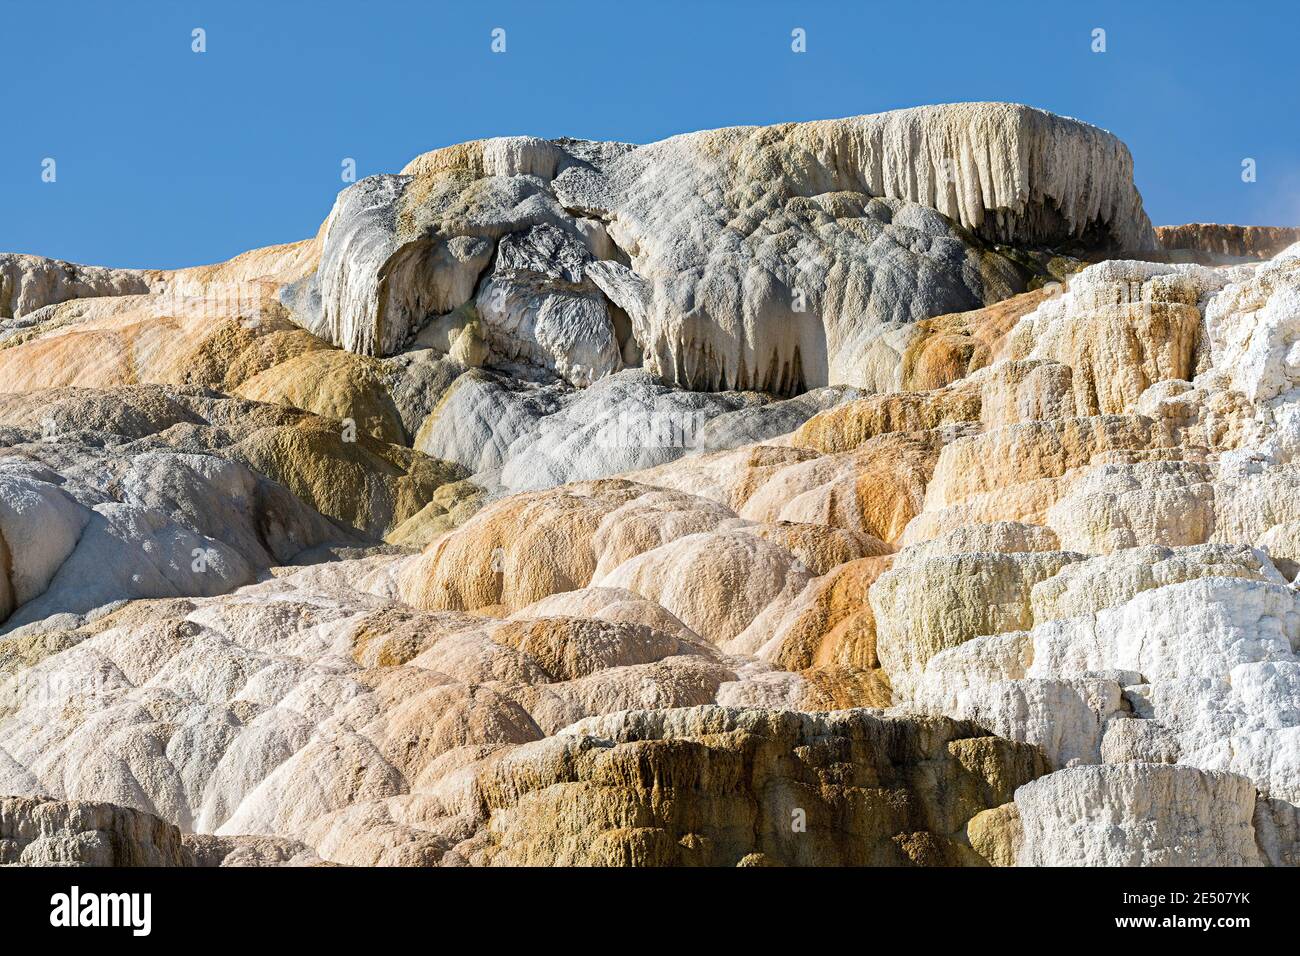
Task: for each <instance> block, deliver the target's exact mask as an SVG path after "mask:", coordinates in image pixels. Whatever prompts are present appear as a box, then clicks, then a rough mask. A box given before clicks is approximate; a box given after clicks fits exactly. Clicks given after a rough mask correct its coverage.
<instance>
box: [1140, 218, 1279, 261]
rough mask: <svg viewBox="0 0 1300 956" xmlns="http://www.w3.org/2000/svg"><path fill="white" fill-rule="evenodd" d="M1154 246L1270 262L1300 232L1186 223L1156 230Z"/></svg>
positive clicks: (1269, 227) (1270, 227)
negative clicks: (1156, 244)
mask: <svg viewBox="0 0 1300 956" xmlns="http://www.w3.org/2000/svg"><path fill="white" fill-rule="evenodd" d="M1156 242H1158V243H1159V245H1160V248H1162V249H1195V250H1197V251H1199V252H1208V253H1212V254H1214V255H1219V256H1224V257H1235V258H1239V259H1271V258H1272V257H1273V256H1275V255H1277V254H1278V253H1279V252H1281V251H1282V250H1283V249H1285V248H1286V247H1287V246H1290V245H1294V244H1295V243H1297V242H1300V228H1293V227H1286V226H1230V225H1221V224H1219V223H1212V222H1189V223H1185V224H1184V225H1181V226H1157V227H1156Z"/></svg>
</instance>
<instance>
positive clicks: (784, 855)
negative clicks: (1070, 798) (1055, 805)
mask: <svg viewBox="0 0 1300 956" xmlns="http://www.w3.org/2000/svg"><path fill="white" fill-rule="evenodd" d="M1042 769H1043V767H1042V763H1041V757H1040V756H1039V755H1038V754H1037V753H1036V752H1035V751H1034V750H1033V748H1030V747H1024V746H1017V745H1015V744H1011V743H1009V742H1008V741H1005V740H1000V739H998V738H994V737H985V736H981V735H980V732H979V731H978V730H976V729H975V728H974V727H973V726H971V725H968V724H961V723H956V722H953V721H948V720H943V719H934V718H899V717H876V716H873V715H869V714H867V713H864V712H861V711H852V712H842V713H837V714H826V715H806V714H792V713H782V712H771V711H736V710H724V709H719V708H695V709H691V710H677V711H657V712H650V713H647V712H631V713H624V714H617V715H613V716H610V717H605V718H593V719H590V720H587V721H582V722H580V723H578V724H575V725H574V726H572V727H570V728H567V729H566V730H565V731H564V732H563V733H561V734H558V735H556V736H554V737H550V738H548V739H546V740H544V741H540V742H538V743H536V744H530V745H527V746H524V747H520V748H518V749H517V750H515V751H513V752H512V753H510V754H508V755H506V756H503V757H502V758H501V759H500V760H498V761H497V762H496V763H495V764H494V765H493V766H492V767H491V768H490V769H488V770H485V771H484V772H483V773H482V774H481V775H480V778H479V787H480V792H481V794H482V800H483V802H484V805H485V809H486V811H487V813H488V817H487V820H486V824H485V826H484V827H483V828H482V829H481V830H480V831H479V832H477V833H476V834H475V835H474V836H473V837H471V838H470V839H468V840H466V841H465V842H464V843H462V844H460V845H458V846H457V847H456V848H455V849H454V850H453V851H452V853H451V854H449V856H451V857H452V858H453V860H444V862H453V861H455V862H460V861H464V862H468V863H471V864H475V865H484V864H486V865H493V866H502V865H505V866H521V865H524V866H539V865H540V866H557V865H558V866H573V865H578V866H737V865H739V866H790V865H804V866H825V865H859V866H861V865H867V866H953V865H961V864H972V863H979V862H982V861H981V858H980V857H979V856H978V855H977V854H976V853H975V852H974V851H973V850H972V849H971V848H970V846H969V844H968V842H967V840H966V838H965V827H966V824H967V822H968V820H969V819H970V817H972V816H973V815H975V814H976V813H978V812H980V811H982V810H985V809H988V808H989V807H991V806H994V805H997V803H998V802H999V800H1000V798H1001V797H1003V796H1005V795H1008V794H1010V793H1012V792H1014V791H1015V789H1016V787H1018V786H1020V785H1021V784H1022V783H1025V782H1027V781H1028V780H1030V779H1032V778H1033V777H1035V776H1037V775H1038V774H1039V773H1041V772H1042Z"/></svg>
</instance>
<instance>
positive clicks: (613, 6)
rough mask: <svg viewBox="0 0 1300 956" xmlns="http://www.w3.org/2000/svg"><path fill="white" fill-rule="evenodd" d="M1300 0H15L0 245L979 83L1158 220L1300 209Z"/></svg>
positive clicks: (817, 114) (866, 107)
mask: <svg viewBox="0 0 1300 956" xmlns="http://www.w3.org/2000/svg"><path fill="white" fill-rule="evenodd" d="M1298 6H1300V5H1297V4H1296V3H1294V2H1291V3H1283V2H1259V3H1252V4H1248V5H1246V4H1237V3H1231V2H1227V0H1222V2H1219V3H1210V2H1199V0H1190V2H1183V3H1173V2H1144V3H1138V2H1136V0H1133V2H1129V3H1115V4H1109V3H1090V4H1087V5H1085V4H1081V3H1061V2H1055V0H1039V2H1036V3H1028V2H1026V3H1020V2H1006V3H997V2H989V3H970V2H944V0H891V2H874V0H861V2H856V3H850V2H844V3H834V2H803V3H795V2H785V3H777V2H764V0H750V2H747V3H740V2H736V3H723V2H710V0H697V2H694V3H685V2H683V3H676V2H664V3H652V2H650V0H644V2H636V0H614V2H610V0H606V2H601V3H593V4H590V5H589V6H588V5H583V4H578V3H569V2H562V0H532V2H520V3H505V2H491V0H473V2H470V0H462V2H446V0H425V2H414V0H411V2H396V0H352V2H335V0H279V2H276V0H222V2H203V0H157V2H150V3H145V2H137V0H113V2H109V0H78V2H66V3H60V2H57V0H40V2H33V0H0V8H2V12H3V15H2V16H0V38H2V39H3V50H4V64H3V68H2V69H3V75H4V85H5V88H6V90H5V92H6V96H5V102H6V106H7V109H6V110H5V118H4V121H3V124H2V129H0V146H2V148H0V251H15V252H31V253H38V254H42V255H48V256H55V257H58V258H63V259H69V260H72V261H76V262H87V263H96V264H103V265H114V266H141V267H144V266H153V267H174V266H182V265H192V264H198V263H204V262H212V261H218V260H221V259H225V258H228V257H229V256H231V255H234V254H236V253H238V252H241V251H243V250H245V249H249V248H254V247H256V246H262V245H269V244H272V243H277V242H287V241H291V240H295V239H300V238H304V237H306V236H309V235H312V234H314V232H315V231H316V228H317V227H318V225H319V224H320V222H321V221H322V220H323V219H324V217H325V216H326V215H327V214H328V212H329V209H330V205H331V203H332V202H333V199H334V195H335V193H336V192H337V191H338V190H339V189H340V188H341V187H342V186H343V183H342V182H341V181H340V179H339V172H340V165H339V164H340V162H341V160H342V159H343V158H344V157H349V156H350V157H354V158H355V159H356V163H357V174H358V176H359V177H360V176H366V175H370V174H372V173H378V172H396V171H397V170H398V169H400V168H401V167H402V166H403V165H404V164H405V163H406V161H407V160H408V159H410V158H411V157H412V156H414V155H416V154H417V153H420V152H423V151H425V150H428V149H431V148H434V147H437V146H443V145H446V144H449V143H456V142H460V141H462V140H466V139H472V138H477V137H483V136H494V135H507V134H523V133H527V134H533V135H539V136H547V137H551V136H561V135H571V136H580V137H587V138H591V139H621V140H627V141H631V142H649V141H652V140H655V139H660V138H662V137H664V136H667V135H671V134H673V133H679V132H684V131H688V130H695V129H706V128H710V127H717V126H729V125H736V124H749V123H773V122H780V121H786V120H804V119H816V118H824V117H835V116H849V115H854V114H858V113H873V112H877V111H879V110H887V109H894V108H897V107H903V106H914V105H918V104H923V103H940V102H953V101H961V100H1013V101H1019V102H1024V103H1030V104H1033V105H1035V106H1040V107H1043V108H1045V109H1049V110H1053V111H1055V112H1059V113H1064V114H1068V115H1071V116H1077V117H1079V118H1081V119H1084V120H1087V121H1089V122H1092V123H1096V124H1097V125H1099V126H1103V127H1106V128H1107V129H1110V130H1112V131H1113V132H1115V133H1116V134H1117V135H1119V136H1120V137H1121V138H1122V139H1124V140H1125V141H1126V142H1127V143H1128V145H1129V147H1130V149H1131V150H1132V151H1133V154H1134V158H1135V161H1136V174H1137V181H1138V186H1139V188H1140V189H1141V191H1142V195H1143V197H1144V198H1145V200H1146V206H1147V210H1148V211H1149V213H1150V214H1151V218H1152V219H1153V220H1154V221H1155V222H1156V223H1157V224H1160V223H1175V222H1186V221H1211V222H1214V221H1217V222H1236V223H1260V224H1271V225H1296V224H1300V56H1297V49H1300V12H1297V7H1298ZM588 11H590V12H588ZM195 27H203V28H204V29H205V30H206V31H207V47H208V48H207V52H206V53H203V54H196V53H193V52H191V49H190V46H191V30H192V29H193V28H195ZM494 27H502V28H504V29H505V30H506V44H507V52H506V53H505V54H493V53H492V52H491V50H490V48H489V45H490V42H491V37H490V31H491V30H492V29H493V28H494ZM795 27H803V28H804V29H805V30H806V31H807V37H808V51H807V53H804V54H794V53H792V52H791V50H790V31H791V30H792V29H793V28H795ZM1094 27H1102V28H1104V29H1105V30H1106V40H1107V52H1105V53H1103V54H1097V53H1093V52H1092V51H1091V49H1090V45H1091V32H1092V30H1093V28H1094ZM45 157H53V158H54V159H55V160H56V162H57V181H56V182H55V183H52V184H49V183H43V182H42V181H41V162H42V160H43V159H44V158H45ZM1243 157H1252V158H1254V159H1255V160H1256V162H1257V170H1258V180H1257V181H1256V182H1255V183H1249V184H1248V183H1243V182H1242V181H1241V161H1242V159H1243Z"/></svg>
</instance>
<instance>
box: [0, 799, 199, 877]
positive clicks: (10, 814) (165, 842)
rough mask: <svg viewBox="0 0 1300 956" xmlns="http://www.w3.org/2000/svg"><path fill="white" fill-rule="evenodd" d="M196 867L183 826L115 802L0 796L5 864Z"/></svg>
mask: <svg viewBox="0 0 1300 956" xmlns="http://www.w3.org/2000/svg"><path fill="white" fill-rule="evenodd" d="M15 864H16V865H21V866H192V865H193V864H194V857H193V855H192V854H191V853H189V852H188V851H187V849H186V847H185V844H184V842H183V841H182V839H181V833H180V830H178V829H177V828H176V827H174V826H172V825H171V824H169V823H167V822H165V821H163V820H160V819H158V817H156V816H154V815H153V814H151V813H141V812H140V811H138V810H131V809H129V808H126V807H117V806H113V805H112V804H110V803H94V802H88V801H84V800H81V801H73V802H65V801H59V800H43V799H40V798H38V797H0V865H15Z"/></svg>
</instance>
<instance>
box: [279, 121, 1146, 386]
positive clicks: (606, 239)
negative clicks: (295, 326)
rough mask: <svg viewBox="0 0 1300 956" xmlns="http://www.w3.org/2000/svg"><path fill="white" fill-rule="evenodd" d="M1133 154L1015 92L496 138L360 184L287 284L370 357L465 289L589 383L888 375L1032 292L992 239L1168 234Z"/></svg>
mask: <svg viewBox="0 0 1300 956" xmlns="http://www.w3.org/2000/svg"><path fill="white" fill-rule="evenodd" d="M1131 166H1132V162H1131V159H1130V157H1129V155H1128V152H1127V150H1126V149H1125V148H1124V147H1123V145H1122V144H1121V143H1119V142H1118V141H1117V140H1116V139H1114V137H1112V136H1110V135H1109V134H1108V133H1105V132H1104V131H1102V130H1099V129H1096V128H1094V127H1091V126H1087V125H1086V124H1083V123H1079V122H1077V121H1074V120H1066V119H1062V118H1060V117H1055V116H1052V115H1050V114H1047V113H1042V112H1040V111H1037V110H1032V109H1027V108H1024V107H1018V106H1010V105H1005V104H962V105H954V106H945V107H925V108H920V109H915V110H900V111H897V112H893V113H884V114H879V115H876V116H863V117H856V118H853V119H845V120H832V121H824V122H818V123H804V124H787V125H785V126H775V127H766V128H733V129H723V130H713V131H709V132H705V133H696V134H689V135H686V136H677V137H673V138H672V139H669V140H665V141H663V142H661V143H654V144H650V145H648V146H641V147H632V146H627V145H625V144H612V143H587V142H578V141H572V140H557V141H545V140H538V139H532V138H527V137H515V138H510V139H494V140H483V141H479V142H474V143H465V144H461V145H459V146H455V147H450V148H447V149H443V150H438V151H435V152H433V153H428V154H425V155H424V156H421V157H419V158H417V159H416V160H414V161H413V162H412V163H410V164H409V165H408V166H407V168H406V169H405V170H403V172H402V174H401V175H400V176H381V177H371V178H370V179H367V180H365V181H362V182H359V183H357V184H355V185H354V186H351V187H349V188H348V189H346V190H344V191H343V193H341V194H340V196H339V199H338V202H337V203H336V205H335V208H334V210H333V212H332V213H331V214H330V218H329V220H328V221H327V223H326V224H325V227H324V229H323V243H324V244H323V251H322V256H321V265H320V269H319V270H318V272H317V273H316V274H315V276H314V277H313V278H312V279H310V280H308V281H305V282H303V283H300V284H298V285H296V286H294V287H292V288H290V289H288V290H286V292H285V293H284V294H283V295H282V298H283V300H284V301H285V302H286V303H287V304H288V305H289V306H290V308H291V310H292V312H293V314H294V316H295V318H296V319H297V321H299V322H300V323H301V324H302V325H304V326H305V327H306V328H308V329H309V330H311V331H312V332H315V333H316V334H318V335H320V336H321V337H323V338H325V339H327V340H329V341H331V342H333V343H335V344H338V345H341V346H343V347H344V348H346V349H348V350H350V351H354V352H359V353H362V354H368V355H388V354H391V353H393V352H395V351H397V350H398V349H399V348H401V347H402V346H404V345H405V344H407V343H408V342H410V341H411V340H412V339H413V338H414V337H415V335H416V333H417V331H418V330H419V329H420V328H421V327H422V326H424V325H425V323H426V322H428V321H429V319H430V317H432V316H438V315H447V314H449V313H453V312H454V311H455V310H458V309H460V308H461V307H464V306H468V305H469V304H470V303H471V299H472V300H473V301H472V308H473V310H474V313H475V315H476V317H477V321H478V323H479V324H480V331H481V333H482V335H483V336H484V338H485V339H486V342H487V344H488V346H489V349H490V353H491V355H492V356H493V357H494V359H495V361H496V362H498V363H503V364H507V365H509V364H518V365H522V366H524V367H527V368H533V369H537V370H540V371H542V372H545V373H547V374H549V375H552V376H557V377H559V378H561V379H563V380H566V381H568V382H570V383H572V384H578V385H586V384H590V383H591V382H593V381H595V380H597V379H599V378H600V377H602V376H604V375H608V374H611V373H613V372H616V371H618V370H619V369H620V368H623V367H625V366H632V365H636V366H644V367H645V368H646V369H648V370H650V371H651V372H653V373H654V374H655V375H656V376H658V377H659V378H661V379H663V380H664V381H666V382H668V383H670V384H673V385H676V386H678V387H683V388H689V389H693V390H726V389H728V388H734V389H751V388H752V389H758V390H762V391H767V392H774V393H777V394H782V395H790V394H798V393H800V392H803V391H805V390H807V389H809V388H815V387H818V386H823V385H828V384H840V383H847V384H874V382H872V381H871V379H872V377H873V375H874V374H875V370H876V369H877V368H878V366H880V365H881V364H887V363H888V360H887V359H884V360H882V359H880V358H876V355H877V353H881V354H882V355H886V356H887V355H889V354H891V352H892V346H891V341H892V340H894V339H898V338H900V337H905V336H906V325H905V323H910V322H915V321H917V320H922V319H927V318H930V317H931V316H935V315H940V314H944V313H950V312H957V311H961V310H963V309H969V308H973V307H975V306H979V305H981V304H988V303H991V302H994V301H997V300H998V299H1002V298H1005V297H1006V296H1007V295H1009V294H1011V293H1014V292H1017V291H1021V289H1022V288H1023V284H1024V279H1025V277H1024V275H1023V273H1022V271H1021V270H1019V269H1018V268H1017V267H1016V266H1015V265H1014V264H1013V262H1012V261H1011V260H1010V259H1008V258H1006V257H1004V256H1003V255H1001V254H1000V253H998V252H996V251H995V250H994V249H993V248H992V247H991V246H990V245H989V243H998V242H1000V243H1010V244H1017V245H1026V246H1038V245H1047V244H1076V245H1081V246H1087V247H1098V246H1100V247H1107V246H1109V247H1122V248H1131V249H1143V248H1150V247H1153V246H1154V234H1153V233H1152V231H1151V227H1150V223H1149V222H1148V221H1147V218H1146V216H1145V214H1144V213H1143V212H1142V208H1141V200H1140V198H1139V197H1138V195H1137V192H1136V190H1134V189H1133V186H1132V169H1131ZM1085 171H1086V175H1085V174H1084V173H1085ZM1084 184H1086V185H1084ZM489 264H491V265H490V267H489ZM476 290H477V291H476Z"/></svg>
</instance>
